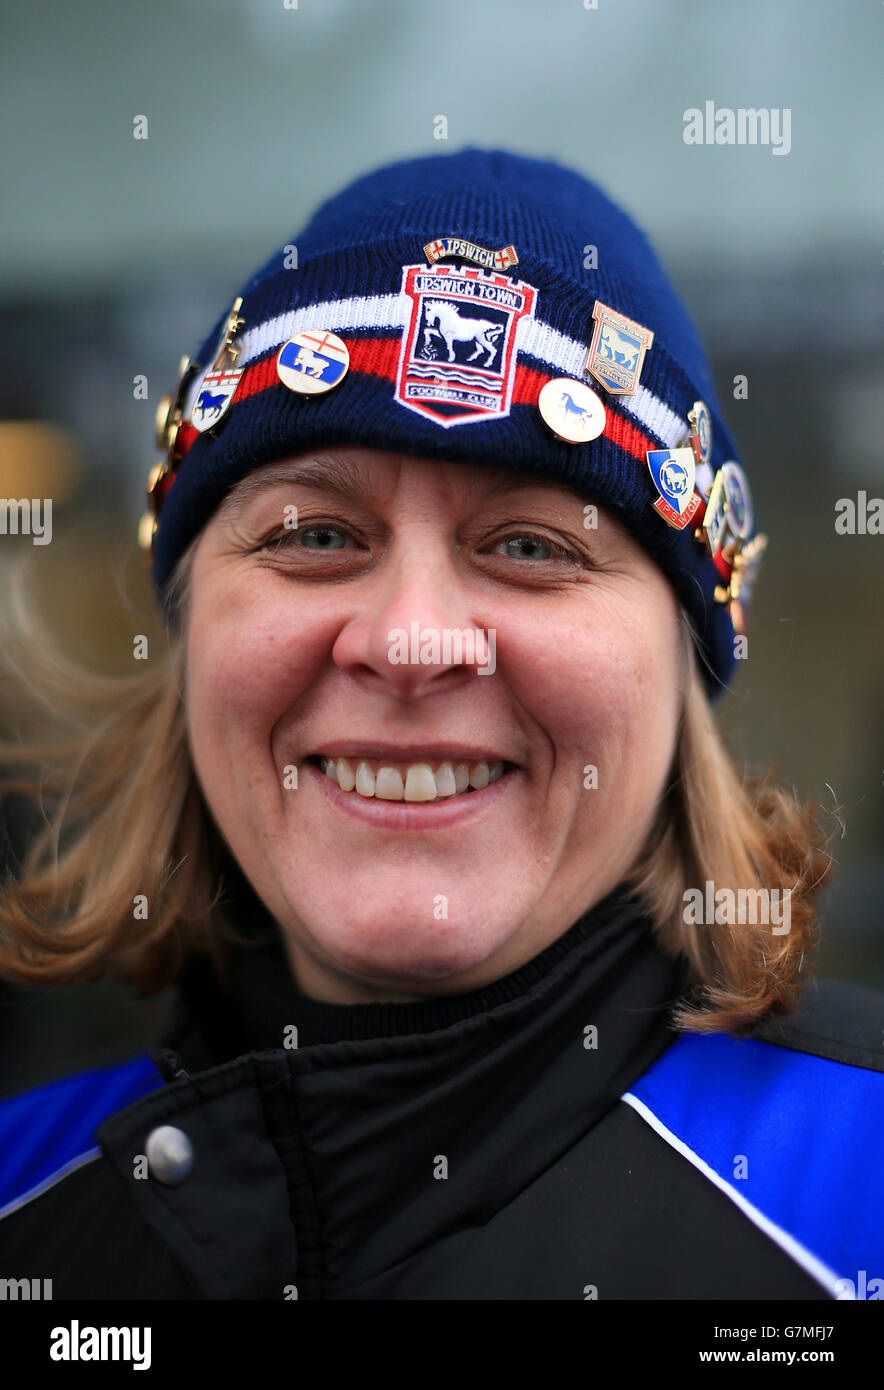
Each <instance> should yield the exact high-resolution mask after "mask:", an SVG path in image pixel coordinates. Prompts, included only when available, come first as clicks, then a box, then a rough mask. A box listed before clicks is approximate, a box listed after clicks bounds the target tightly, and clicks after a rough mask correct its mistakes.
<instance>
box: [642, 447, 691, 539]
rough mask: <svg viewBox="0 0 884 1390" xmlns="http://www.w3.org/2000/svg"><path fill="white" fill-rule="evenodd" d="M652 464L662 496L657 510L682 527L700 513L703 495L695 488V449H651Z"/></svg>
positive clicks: (656, 504)
mask: <svg viewBox="0 0 884 1390" xmlns="http://www.w3.org/2000/svg"><path fill="white" fill-rule="evenodd" d="M646 458H647V463H648V468H649V469H650V473H651V478H652V479H653V483H654V486H655V488H656V489H657V492H658V494H659V496H658V497H657V500H656V502H654V504H653V506H654V511H655V512H656V513H657V514H658V516H662V518H663V520H664V521H665V522H666V523H667V525H669V526H672V527H673V528H674V530H676V531H682V530H683V529H684V528H685V526H687V525H688V524H689V523H690V522H691V521H693V519H694V517H695V516H696V515H697V512H698V511H699V509H700V507H701V506H702V505H703V499H702V498H701V497H700V496H699V494H698V493H696V492H695V491H694V482H695V480H696V459H695V458H694V451H693V449H649V450H648V452H647V454H646Z"/></svg>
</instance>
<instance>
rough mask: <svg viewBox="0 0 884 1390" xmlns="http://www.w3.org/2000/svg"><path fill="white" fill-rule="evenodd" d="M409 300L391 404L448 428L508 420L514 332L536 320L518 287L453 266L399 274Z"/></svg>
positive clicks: (522, 286)
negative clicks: (523, 323) (522, 323)
mask: <svg viewBox="0 0 884 1390" xmlns="http://www.w3.org/2000/svg"><path fill="white" fill-rule="evenodd" d="M402 290H403V293H404V294H405V295H407V296H408V298H409V300H410V314H409V321H408V324H407V325H406V328H405V331H404V333H403V335H402V349H401V352H400V354H399V364H398V367H397V371H396V391H395V396H394V399H395V400H397V401H398V402H399V404H400V405H404V406H405V407H406V408H407V409H408V410H414V411H416V412H417V413H418V414H420V415H424V416H426V417H427V418H428V419H430V420H433V421H434V423H435V424H437V425H441V426H442V427H443V428H444V429H448V428H449V427H450V426H451V425H465V424H469V423H470V422H471V421H473V420H493V419H498V418H500V417H501V416H504V415H508V414H509V411H510V404H511V400H512V388H513V379H514V376H515V365H516V330H517V327H518V324H519V323H520V321H521V320H522V319H523V318H526V317H528V318H530V317H531V316H532V315H533V313H534V306H535V301H536V298H537V291H536V290H535V289H534V286H533V285H528V284H526V283H525V282H524V281H520V280H510V279H508V278H507V277H506V276H505V275H499V274H493V273H488V272H486V271H482V270H474V269H472V268H470V269H467V268H463V267H459V266H434V267H433V268H432V269H430V268H428V267H427V266H425V265H408V266H404V267H403V275H402Z"/></svg>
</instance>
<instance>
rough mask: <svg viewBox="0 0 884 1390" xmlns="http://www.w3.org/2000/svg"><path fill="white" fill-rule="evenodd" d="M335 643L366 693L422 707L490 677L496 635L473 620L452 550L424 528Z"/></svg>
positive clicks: (394, 558)
mask: <svg viewBox="0 0 884 1390" xmlns="http://www.w3.org/2000/svg"><path fill="white" fill-rule="evenodd" d="M374 579H375V581H376V582H374V583H373V584H371V585H370V586H369V587H368V588H367V589H366V590H365V591H364V593H363V594H362V595H361V596H360V600H359V602H360V605H361V611H360V612H359V613H358V614H354V616H353V618H352V619H351V621H350V622H348V623H347V624H346V626H345V627H344V628H342V630H341V632H340V633H339V635H338V637H337V640H336V641H335V644H334V647H333V650H332V657H333V660H334V661H335V663H336V665H337V666H338V667H339V668H340V669H341V670H343V671H346V672H347V674H348V675H350V676H352V677H353V679H354V680H357V681H358V682H359V683H360V684H361V685H362V686H363V687H364V688H365V689H366V690H370V691H382V690H386V691H387V692H388V693H390V694H392V695H394V696H395V697H396V698H397V699H399V700H417V699H421V698H424V697H426V696H428V695H433V694H437V693H440V692H441V691H443V690H445V691H449V690H454V689H455V688H456V687H457V686H459V685H462V684H464V683H466V682H468V681H470V680H472V679H473V677H474V676H476V675H477V674H478V673H479V671H480V670H482V669H485V670H490V669H492V666H491V657H492V653H493V635H492V637H491V638H490V639H489V636H488V632H487V629H485V628H483V627H481V626H480V625H478V624H477V623H476V622H475V620H474V617H473V610H472V609H471V603H470V599H469V588H468V586H467V585H465V583H464V577H463V575H462V574H461V573H460V572H459V570H458V567H457V565H456V562H455V556H454V555H453V554H452V553H451V551H450V548H449V543H447V542H446V541H445V539H444V538H443V537H442V536H439V535H434V536H432V537H431V536H429V535H428V532H427V530H425V529H424V528H420V529H419V530H415V532H414V533H413V534H410V535H409V536H408V537H404V536H403V537H397V539H396V541H395V543H394V545H393V546H392V547H391V550H390V552H389V554H388V555H387V556H386V558H385V559H384V561H383V564H382V568H381V571H380V572H379V573H376V575H375V576H374Z"/></svg>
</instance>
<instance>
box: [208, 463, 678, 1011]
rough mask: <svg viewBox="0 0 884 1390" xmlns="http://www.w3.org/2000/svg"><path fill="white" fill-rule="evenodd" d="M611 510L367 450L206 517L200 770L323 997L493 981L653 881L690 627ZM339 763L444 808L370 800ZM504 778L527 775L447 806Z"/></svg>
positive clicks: (225, 827) (303, 982)
mask: <svg viewBox="0 0 884 1390" xmlns="http://www.w3.org/2000/svg"><path fill="white" fill-rule="evenodd" d="M293 508H296V509H297V510H296V512H294V511H293V510H292V509H293ZM592 519H593V518H592V512H591V510H590V512H589V513H588V515H585V503H584V500H583V499H582V497H581V496H579V495H578V494H577V493H575V492H572V491H570V489H568V488H565V487H561V486H559V485H557V484H554V483H546V482H543V481H537V480H535V479H529V478H525V477H524V476H522V477H521V478H520V477H519V476H518V475H517V474H514V473H510V472H508V471H504V470H502V469H501V470H496V469H490V468H486V467H478V466H477V467H473V466H467V465H465V464H461V463H438V462H435V461H429V460H424V459H416V458H411V457H406V456H404V455H400V454H393V453H386V452H383V451H380V450H376V449H367V448H357V447H347V448H336V449H329V450H320V451H317V452H315V453H310V454H309V455H308V454H305V455H303V456H300V457H298V458H293V459H290V460H287V461H284V462H281V463H274V464H269V465H267V466H265V467H263V468H260V469H257V470H255V471H254V472H253V473H251V474H250V475H249V476H248V477H247V478H245V479H244V480H243V481H242V482H241V483H240V484H239V485H238V486H237V488H235V489H234V490H233V491H232V492H231V493H230V494H229V495H228V497H227V498H226V500H225V502H224V503H223V504H222V505H221V507H220V508H219V509H218V511H216V513H215V514H214V516H213V517H212V519H211V520H210V522H209V523H208V524H207V526H206V527H205V529H204V531H203V534H202V535H201V537H200V540H199V543H198V545H197V547H196V551H195V555H194V566H193V576H192V583H193V587H192V607H191V616H190V625H189V633H188V649H187V663H188V670H187V701H188V723H189V734H190V742H191V748H192V753H193V758H194V763H195V766H196V770H197V775H198V777H199V780H200V783H201V785H202V788H203V792H204V795H205V797H206V800H207V802H208V805H209V807H210V809H211V811H212V813H213V815H214V818H215V821H216V823H217V825H218V827H219V829H220V830H221V832H222V834H223V836H224V838H225V839H226V841H227V843H228V845H229V847H230V849H231V851H232V852H233V854H234V856H235V857H236V859H237V860H238V862H239V864H240V865H241V867H242V869H243V871H244V873H245V874H246V876H247V878H248V879H249V881H250V882H251V884H252V886H253V887H254V889H255V891H256V892H257V894H258V895H259V897H260V898H261V899H262V900H263V902H264V903H265V904H266V906H267V907H268V908H269V910H270V911H271V913H272V914H273V915H274V917H275V918H276V920H277V921H278V923H279V924H280V927H281V928H282V931H283V934H284V938H285V941H286V946H287V949H288V953H289V958H290V961H291V963H292V966H293V969H294V973H295V977H296V979H297V981H298V983H299V984H300V986H301V988H302V989H304V990H305V991H306V992H307V993H309V994H312V995H313V996H314V997H316V998H320V999H326V1000H331V1001H334V1002H340V1003H349V1002H353V1003H357V1002H364V1001H366V1000H370V999H389V1000H397V999H399V1000H406V999H414V998H420V997H424V996H428V995H434V994H442V993H454V992H462V991H465V990H468V989H474V988H478V987H479V986H481V985H483V984H486V983H488V982H489V981H491V980H494V979H497V978H499V977H500V976H502V975H505V974H507V973H509V972H510V971H512V970H515V969H516V968H517V967H518V966H520V965H521V964H523V963H524V962H525V961H527V960H529V959H531V958H532V957H533V956H535V955H537V954H538V952H540V951H541V950H543V949H544V947H546V946H548V945H549V944H550V943H551V942H552V941H554V940H555V939H556V938H557V937H558V936H560V935H561V934H562V933H563V932H564V931H565V930H567V928H568V927H569V926H570V925H571V924H572V923H573V922H574V921H575V920H576V919H577V917H579V916H580V915H581V913H582V912H584V911H586V910H587V908H589V907H591V906H592V905H593V904H594V903H596V902H597V901H599V899H601V898H602V897H604V896H605V894H607V893H608V892H609V891H610V890H611V889H612V888H614V887H616V885H617V884H618V883H619V882H620V881H621V880H622V878H623V877H624V875H625V874H626V873H627V871H628V870H629V869H630V868H631V867H632V865H633V864H634V862H635V860H636V858H637V856H638V854H639V853H640V851H641V849H642V847H643V844H644V841H645V839H646V837H647V835H648V833H649V831H650V828H651V824H652V821H653V818H654V814H655V810H656V807H657V803H658V799H659V797H660V796H661V794H662V792H663V790H664V783H665V779H666V776H667V773H668V771H669V768H670V765H671V761H672V756H673V752H674V746H675V737H676V730H677V724H678V717H679V712H680V707H681V690H680V684H681V683H680V659H679V652H680V641H679V610H678V606H677V602H676V599H675V597H674V594H673V593H672V590H671V588H670V586H669V584H668V582H667V580H666V579H665V577H664V575H663V573H662V571H660V570H659V569H658V568H657V566H656V565H655V563H654V562H653V560H651V558H650V557H649V556H648V555H647V554H646V553H645V551H644V550H643V549H642V548H641V546H640V545H639V544H638V542H637V541H635V540H634V539H633V538H632V536H631V535H630V534H629V532H627V531H626V530H625V529H624V528H623V526H622V525H621V524H620V523H619V522H618V521H617V520H615V519H614V517H613V516H611V515H610V514H609V513H607V512H605V511H604V510H603V509H601V508H599V509H598V520H597V525H596V526H595V527H594V528H593V527H591V526H589V527H587V525H585V524H584V523H585V521H589V522H591V521H592ZM323 756H330V757H335V758H338V757H346V761H347V764H348V766H349V768H350V770H351V773H352V774H354V775H355V774H356V772H357V770H358V768H359V764H360V763H361V762H365V763H367V764H368V770H369V771H370V772H371V774H373V775H376V774H377V773H378V771H379V769H380V768H381V767H393V768H395V769H397V770H398V771H399V772H400V775H401V778H402V783H403V784H404V789H405V791H406V793H408V792H409V788H408V784H409V783H410V785H411V793H413V794H416V795H418V796H427V795H432V793H433V791H434V790H435V791H436V792H437V793H438V794H439V797H440V799H438V800H434V801H425V800H418V801H411V800H403V801H399V800H389V799H385V797H384V796H381V797H378V796H377V795H376V796H375V797H373V798H366V797H363V796H362V795H361V794H360V791H359V790H355V789H354V790H349V791H348V790H344V789H342V788H341V787H340V786H338V784H337V783H336V782H333V781H332V780H331V778H330V777H329V776H328V775H327V773H326V772H324V771H323V770H322V767H321V766H320V765H319V759H320V758H321V757H323ZM485 760H487V761H488V762H489V764H493V762H494V761H496V760H502V761H503V764H504V769H505V771H504V774H503V775H502V776H500V777H498V778H497V779H496V780H493V781H491V782H490V783H489V784H488V785H487V786H485V787H484V788H482V789H479V790H475V789H474V790H470V791H465V792H462V793H456V794H455V795H453V796H447V795H445V796H443V795H442V793H443V792H444V791H446V790H449V791H450V790H451V787H452V785H454V786H459V785H460V784H461V783H462V781H463V773H462V772H460V773H459V772H458V768H459V767H462V766H463V765H466V766H467V767H468V768H469V769H470V770H473V769H476V768H477V767H478V771H477V772H476V773H475V775H474V779H473V780H474V781H476V782H479V783H481V782H482V781H483V780H484V779H483V773H482V770H481V767H480V766H479V765H480V764H481V763H482V762H483V761H485ZM446 762H447V763H449V764H450V765H451V773H452V774H454V783H452V781H451V778H450V777H449V774H448V772H447V771H446V770H445V769H441V771H440V772H439V777H438V778H437V777H436V776H435V774H436V772H437V771H438V770H439V769H440V766H441V764H442V763H446ZM420 763H424V764H428V765H429V767H430V770H431V771H432V772H433V774H434V777H433V781H431V782H427V779H426V773H425V772H421V771H414V770H411V771H409V769H410V766H411V765H412V764H420ZM337 766H338V764H337V763H336V767H337ZM491 771H492V773H493V771H494V769H493V767H492V768H491ZM342 775H343V778H344V781H345V783H347V781H348V779H347V776H346V770H343V771H342ZM358 785H359V786H360V787H362V788H363V789H367V788H368V787H370V786H371V779H370V778H369V777H367V776H366V772H365V770H363V773H362V776H361V777H360V781H359V784H358ZM375 786H376V791H383V792H387V791H390V792H391V793H396V792H398V790H399V785H398V783H397V781H396V777H395V773H393V774H390V773H385V774H383V775H382V776H381V777H379V778H378V779H377V781H376V783H375ZM409 794H410V793H409Z"/></svg>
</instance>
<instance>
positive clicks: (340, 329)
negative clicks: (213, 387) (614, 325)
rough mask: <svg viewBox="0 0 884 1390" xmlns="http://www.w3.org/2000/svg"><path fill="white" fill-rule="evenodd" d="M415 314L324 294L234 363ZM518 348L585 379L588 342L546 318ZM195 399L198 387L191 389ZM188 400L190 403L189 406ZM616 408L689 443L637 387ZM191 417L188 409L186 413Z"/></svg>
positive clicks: (256, 337)
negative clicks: (315, 335) (302, 339)
mask: <svg viewBox="0 0 884 1390" xmlns="http://www.w3.org/2000/svg"><path fill="white" fill-rule="evenodd" d="M410 315H411V300H410V298H409V296H408V295H407V294H378V295H356V296H354V297H353V298H351V299H326V300H323V301H322V302H321V303H319V304H306V305H304V306H303V307H302V308H300V309H290V310H289V311H288V313H285V314H277V315H276V317H275V318H272V319H267V320H266V321H265V322H264V323H261V324H258V325H257V327H255V328H250V329H248V331H247V332H245V333H243V334H242V335H241V337H240V338H239V339H238V343H239V346H240V354H239V357H238V359H237V363H236V365H237V366H238V367H245V366H247V365H248V364H249V363H250V362H254V361H255V359H256V358H258V357H263V356H264V354H265V353H267V352H270V351H272V350H274V349H276V348H280V347H282V345H283V343H286V342H288V340H289V338H293V337H294V336H295V334H296V333H302V332H303V331H304V329H306V328H324V329H327V330H328V332H330V333H347V332H353V331H355V330H356V329H364V328H398V329H403V328H404V327H405V326H406V324H407V323H408V321H409V317H410ZM516 350H517V351H518V352H522V353H527V354H529V355H530V356H531V357H535V358H537V359H538V360H539V361H541V362H544V363H546V365H547V366H549V367H552V368H553V369H554V370H555V371H558V372H562V373H563V374H564V375H567V376H571V377H574V378H575V379H576V380H578V381H585V380H586V378H585V376H584V374H583V363H584V362H585V361H586V352H587V344H586V343H584V342H580V341H579V340H578V339H576V338H569V337H567V336H566V335H565V334H564V333H560V332H559V331H558V329H556V328H553V327H552V325H551V324H549V323H544V322H543V320H542V319H536V318H526V319H521V320H520V321H519V323H518V325H517V328H516ZM193 398H194V400H195V399H196V389H194V391H193ZM189 404H190V402H188V405H189ZM614 404H615V405H616V407H617V409H618V411H622V412H623V414H624V415H626V416H627V417H631V418H632V419H633V420H635V421H637V422H638V424H640V425H642V426H644V428H645V429H647V430H650V432H651V433H652V434H653V435H655V436H656V438H657V439H662V441H663V443H664V444H665V445H666V447H667V448H668V449H676V448H678V447H679V446H680V445H683V444H686V443H687V442H688V439H689V437H690V426H689V425H688V423H687V421H686V420H682V419H680V418H679V416H678V415H676V414H675V412H674V411H673V410H670V408H669V406H668V405H666V403H665V401H662V400H660V398H659V397H658V396H655V395H653V393H652V392H651V391H648V390H647V389H646V388H645V387H644V386H639V387H637V388H636V390H635V391H634V392H633V393H632V395H631V396H629V397H628V398H626V397H623V396H619V397H617V398H616V399H615V400H614ZM188 418H189V412H188Z"/></svg>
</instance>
